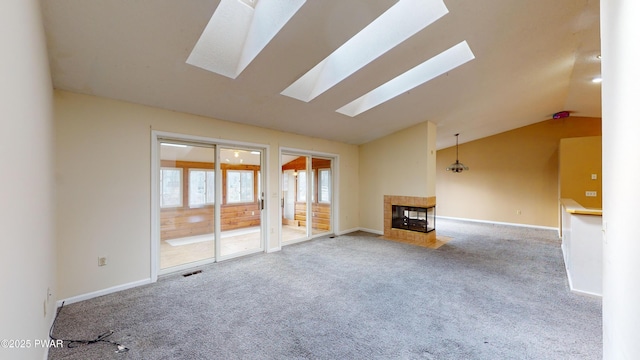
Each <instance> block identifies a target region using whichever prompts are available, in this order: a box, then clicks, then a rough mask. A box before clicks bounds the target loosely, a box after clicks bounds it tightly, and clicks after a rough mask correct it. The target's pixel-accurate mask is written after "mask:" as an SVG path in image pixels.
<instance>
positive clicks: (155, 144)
mask: <svg viewBox="0 0 640 360" xmlns="http://www.w3.org/2000/svg"><path fill="white" fill-rule="evenodd" d="M161 140H169V141H171V140H174V141H178V142H180V141H183V142H192V143H195V144H198V143H200V144H207V145H214V146H215V148H216V160H215V162H216V165H215V166H216V171H217V173H218V174H219V173H220V172H219V170H220V161H218V160H219V159H218V157H219V151H218V149H219V148H220V147H232V148H233V147H243V148H248V149H255V150H259V151H261V153H262V159H261V163H262V166H261V168H260V172H261V176H260V178H261V185H262V189H261V190H262V191H263V192H265V193H267V190H266V189H268V179H269V166H268V161H269V145H268V144H257V143H250V142H242V141H232V140H226V139H216V138H210V137H203V136H195V135H188V134H180V133H173V132H165V131H158V130H151V212H150V213H151V247H150V252H151V254H150V255H151V261H150V266H151V269H150V270H151V282H156V281H157V280H158V276H159V275H161V273H162V274H164V273H166V272H165V271H162V272H161V271H160V203H159V197H158V194H159V193H160V188H159V181H160V179H159V175H160V141H161ZM220 180H221V179H220ZM221 195H222V181H219V176H216V202H215V207H216V208H215V213H216V214H220V201H219V199H221V198H222V197H221ZM257 195H258V196H260V194H257ZM265 198H266V197H265ZM265 200H266V199H265ZM267 209H268V207H267V206H266V205H265V207H264V210H263V211H261V212H260V213H261V219H260V228H261V229H260V233H261V235H262V236H261V240H260V244H261V249H260V251H263V252H266V251H267V249H269V237H268V236H267V231H266V229H267V224H269V211H267ZM214 219H215V231H216V238H218V239H219V235H220V234H219V231H220V217H219V216H215V217H214ZM215 246H216V250H215V255H214V258H213V259H208V260H203V261H198V262H194V263H189V264H185V265H183V266H176V267H173V268H171V270H170V271H169V272H175V271H181V270H184V269H188V268H193V267H196V266H200V265H203V264H208V263H212V262H216V261H223V260H226V259H230V258H234V257H237V256H243V255H246V254H244V253H240V254H237V255H235V256H226V257H221V256H219V254H220V248H219V246H220V245H219V242H218V241H216V243H215Z"/></svg>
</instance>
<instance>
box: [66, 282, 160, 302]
mask: <svg viewBox="0 0 640 360" xmlns="http://www.w3.org/2000/svg"><path fill="white" fill-rule="evenodd" d="M147 284H151V279H142V280H138V281H134V282H130V283H127V284H122V285H117V286H113V287H110V288H107V289H102V290H98V291H94V292H90V293H87V294H82V295H77V296H72V297H70V298H66V299H62V300H58V301H57V302H56V307H60V306H61V305H62V302H64V303H65V305H69V304H73V303H77V302H80V301H84V300H89V299H93V298H96V297H98V296H102V295H107V294H112V293H115V292H118V291H122V290H127V289H131V288H134V287H138V286H142V285H147Z"/></svg>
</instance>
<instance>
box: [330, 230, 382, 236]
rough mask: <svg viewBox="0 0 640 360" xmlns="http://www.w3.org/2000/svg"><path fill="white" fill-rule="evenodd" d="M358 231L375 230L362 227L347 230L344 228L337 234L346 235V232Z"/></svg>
mask: <svg viewBox="0 0 640 360" xmlns="http://www.w3.org/2000/svg"><path fill="white" fill-rule="evenodd" d="M356 231H368V232H373V230H364V229H362V228H352V229H347V230H342V231H340V232H337V233H336V235H337V236H340V235H345V234H349V233H352V232H356Z"/></svg>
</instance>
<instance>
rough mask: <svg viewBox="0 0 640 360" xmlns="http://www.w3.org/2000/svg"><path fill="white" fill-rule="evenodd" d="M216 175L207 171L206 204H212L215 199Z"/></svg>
mask: <svg viewBox="0 0 640 360" xmlns="http://www.w3.org/2000/svg"><path fill="white" fill-rule="evenodd" d="M215 175H216V173H215V172H214V171H207V187H206V188H207V204H213V203H214V200H215V198H216V186H215V185H216V176H215Z"/></svg>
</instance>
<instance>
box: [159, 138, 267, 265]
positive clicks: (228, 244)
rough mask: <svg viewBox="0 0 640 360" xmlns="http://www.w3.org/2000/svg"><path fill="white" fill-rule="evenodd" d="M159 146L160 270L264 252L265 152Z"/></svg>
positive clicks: (175, 143)
mask: <svg viewBox="0 0 640 360" xmlns="http://www.w3.org/2000/svg"><path fill="white" fill-rule="evenodd" d="M158 143H159V145H158V147H159V151H158V162H159V164H158V165H159V166H158V174H157V175H158V185H157V189H158V201H157V202H156V203H157V204H158V209H157V212H158V217H159V231H158V233H159V236H158V238H159V240H158V241H159V246H158V249H159V270H160V272H162V273H164V272H171V271H174V270H180V269H183V268H188V267H192V266H195V265H200V264H203V263H207V262H214V261H218V260H224V259H226V258H232V257H236V256H241V255H245V254H250V253H254V252H257V251H262V250H263V249H264V241H263V236H262V233H263V231H262V223H263V221H262V219H263V211H264V210H263V209H264V192H263V190H262V181H261V180H262V170H263V166H262V159H263V151H262V150H261V149H250V148H243V147H231V146H224V145H216V144H207V143H197V142H191V141H186V140H184V141H182V140H175V139H159V140H158Z"/></svg>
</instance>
